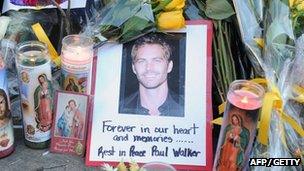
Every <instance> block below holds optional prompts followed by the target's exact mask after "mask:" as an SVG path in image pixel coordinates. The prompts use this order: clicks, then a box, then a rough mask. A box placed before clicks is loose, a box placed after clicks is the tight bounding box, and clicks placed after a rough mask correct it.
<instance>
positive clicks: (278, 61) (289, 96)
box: [244, 0, 304, 170]
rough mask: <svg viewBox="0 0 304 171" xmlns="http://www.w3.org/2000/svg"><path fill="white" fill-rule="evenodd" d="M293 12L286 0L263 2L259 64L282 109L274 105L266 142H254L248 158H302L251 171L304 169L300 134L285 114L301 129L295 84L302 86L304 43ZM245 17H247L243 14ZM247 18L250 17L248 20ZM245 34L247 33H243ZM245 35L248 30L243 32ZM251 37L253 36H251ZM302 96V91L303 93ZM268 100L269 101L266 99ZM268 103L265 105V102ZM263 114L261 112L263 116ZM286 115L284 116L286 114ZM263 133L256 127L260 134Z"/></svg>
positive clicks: (301, 116)
mask: <svg viewBox="0 0 304 171" xmlns="http://www.w3.org/2000/svg"><path fill="white" fill-rule="evenodd" d="M291 16H292V13H291V10H290V7H289V5H288V3H286V2H285V1H279V0H277V1H267V2H266V1H265V14H264V32H263V36H261V37H264V40H265V46H264V49H263V53H261V56H259V58H260V61H259V62H260V63H261V66H262V68H263V70H264V72H265V77H266V79H267V81H268V92H269V93H273V94H275V95H276V97H278V98H279V99H280V102H281V103H282V108H281V107H278V106H273V109H272V112H271V115H270V116H271V118H270V121H269V123H270V124H269V132H268V135H267V136H268V144H266V145H265V144H263V143H261V142H260V141H256V143H255V147H254V149H253V152H252V156H251V157H256V158H262V157H264V158H295V157H297V158H302V163H301V164H300V166H280V167H278V166H272V167H270V168H266V167H265V168H261V167H254V168H251V169H252V170H303V169H304V167H303V166H304V165H303V150H304V148H303V147H304V146H303V145H304V144H303V142H304V141H303V137H301V135H300V134H299V132H297V131H296V129H295V128H294V127H293V126H292V125H294V124H292V123H291V122H289V121H288V120H287V119H286V117H289V118H291V119H292V120H293V121H294V122H295V123H296V124H298V125H300V126H301V127H302V129H303V109H304V108H303V107H302V105H303V102H304V100H303V101H300V100H299V99H298V98H299V96H300V95H301V93H303V92H304V91H303V92H301V91H299V90H298V89H299V88H298V87H301V86H303V85H302V82H303V80H304V79H303V78H302V77H301V76H302V74H301V73H304V69H302V68H303V67H300V66H302V65H303V62H304V61H303V60H304V59H303V50H304V48H303V43H304V37H301V38H300V39H299V40H297V43H296V46H295V39H296V38H295V36H294V30H293V23H292V18H291ZM244 17H246V16H244ZM249 21H250V20H249ZM246 34H247V35H246ZM245 35H246V36H248V35H250V33H245ZM251 38H252V36H251ZM302 95H303V94H302ZM269 103H270V102H269ZM266 105H267V104H266ZM264 114H265V113H261V116H263V115H264ZM285 116H286V117H285ZM264 133H265V132H263V131H261V129H260V130H259V134H264Z"/></svg>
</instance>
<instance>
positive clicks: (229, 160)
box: [215, 100, 260, 171]
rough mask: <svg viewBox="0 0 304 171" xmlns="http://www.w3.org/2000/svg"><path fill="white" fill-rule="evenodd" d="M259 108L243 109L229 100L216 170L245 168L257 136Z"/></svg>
mask: <svg viewBox="0 0 304 171" xmlns="http://www.w3.org/2000/svg"><path fill="white" fill-rule="evenodd" d="M248 103H250V101H249V100H248ZM259 109H260V108H255V110H246V109H241V108H239V107H236V106H234V105H233V104H231V102H229V101H228V102H227V105H226V109H225V114H224V120H223V124H222V127H221V133H220V137H219V139H218V146H217V153H216V156H215V161H216V163H215V167H216V170H220V171H221V170H229V171H234V170H235V171H237V170H242V169H243V168H244V166H245V164H246V163H245V161H246V160H247V159H248V157H249V153H250V151H251V148H252V145H251V146H250V144H252V143H253V140H254V137H255V131H256V125H257V120H258V112H259Z"/></svg>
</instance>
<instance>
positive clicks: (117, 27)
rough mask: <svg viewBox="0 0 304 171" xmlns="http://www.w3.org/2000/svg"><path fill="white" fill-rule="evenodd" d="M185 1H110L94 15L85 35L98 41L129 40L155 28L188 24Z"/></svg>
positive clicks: (155, 29) (175, 27) (176, 27)
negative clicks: (185, 15)
mask: <svg viewBox="0 0 304 171" xmlns="http://www.w3.org/2000/svg"><path fill="white" fill-rule="evenodd" d="M184 6H185V0H128V1H119V0H114V1H110V2H109V3H108V4H107V5H106V6H105V7H104V8H103V9H102V10H101V11H100V12H98V14H97V15H95V16H94V17H92V19H91V20H90V22H89V24H88V26H87V27H86V28H85V30H84V34H86V35H89V36H91V37H93V38H94V39H95V40H96V41H97V42H98V41H105V40H110V41H118V42H120V43H125V42H127V41H131V40H133V39H135V38H137V37H139V36H142V35H143V34H146V33H149V32H152V31H157V30H159V31H162V30H167V29H180V28H182V27H184V26H185V19H184V17H183V7H184Z"/></svg>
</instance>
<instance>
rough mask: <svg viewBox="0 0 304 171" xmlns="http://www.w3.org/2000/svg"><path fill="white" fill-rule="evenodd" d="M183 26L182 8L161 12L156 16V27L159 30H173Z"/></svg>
mask: <svg viewBox="0 0 304 171" xmlns="http://www.w3.org/2000/svg"><path fill="white" fill-rule="evenodd" d="M184 26H185V18H184V16H183V10H176V11H169V12H161V13H160V14H159V15H158V16H157V27H158V28H159V29H160V30H175V29H180V28H183V27H184Z"/></svg>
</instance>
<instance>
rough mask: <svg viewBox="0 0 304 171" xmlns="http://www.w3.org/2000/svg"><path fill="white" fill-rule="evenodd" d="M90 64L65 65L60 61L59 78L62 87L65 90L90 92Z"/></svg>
mask: <svg viewBox="0 0 304 171" xmlns="http://www.w3.org/2000/svg"><path fill="white" fill-rule="evenodd" d="M90 73H91V64H87V65H81V66H80V65H78V66H77V65H66V64H64V63H62V68H61V78H62V85H63V86H62V88H63V90H65V91H72V92H78V93H89V92H90V82H91V81H90V78H91V76H90V75H91V74H90Z"/></svg>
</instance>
